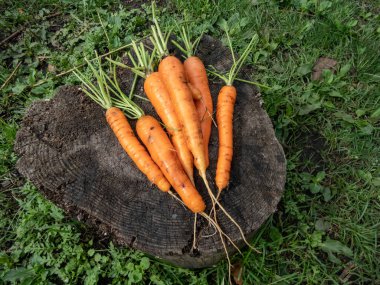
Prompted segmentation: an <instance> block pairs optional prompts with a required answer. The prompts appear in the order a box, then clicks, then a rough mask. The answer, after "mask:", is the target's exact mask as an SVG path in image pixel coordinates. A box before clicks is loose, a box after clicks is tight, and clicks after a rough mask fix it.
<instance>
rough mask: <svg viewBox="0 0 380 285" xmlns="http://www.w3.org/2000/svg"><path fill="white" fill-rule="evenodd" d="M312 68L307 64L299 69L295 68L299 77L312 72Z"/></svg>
mask: <svg viewBox="0 0 380 285" xmlns="http://www.w3.org/2000/svg"><path fill="white" fill-rule="evenodd" d="M312 68H313V66H312V65H311V64H309V63H307V64H304V65H301V66H300V67H298V68H297V73H298V74H299V75H302V76H303V75H306V74H309V73H310V72H311V70H312Z"/></svg>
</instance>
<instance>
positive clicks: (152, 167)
mask: <svg viewBox="0 0 380 285" xmlns="http://www.w3.org/2000/svg"><path fill="white" fill-rule="evenodd" d="M97 59H98V70H96V69H95V67H94V66H93V65H92V64H91V62H90V61H88V60H86V61H87V63H88V65H89V67H90V68H91V70H92V71H93V74H94V75H95V77H96V80H97V84H98V86H97V87H96V86H95V85H94V84H93V83H92V82H91V80H90V79H89V78H87V77H86V76H85V75H84V74H83V73H81V72H80V71H79V70H76V71H74V74H75V75H76V76H77V77H78V78H79V79H80V80H81V81H82V83H83V85H84V86H85V88H84V89H82V90H83V91H84V92H85V94H87V95H88V96H89V97H90V98H91V99H93V100H94V101H95V102H96V103H98V104H99V105H101V106H102V107H103V108H105V109H106V110H107V111H106V119H107V122H108V124H109V126H110V127H111V129H112V130H113V132H114V134H115V136H116V138H117V140H118V141H119V143H120V145H121V146H122V147H123V149H124V150H125V151H126V152H127V154H128V155H129V157H130V158H131V159H132V160H133V162H134V163H135V164H136V166H137V167H138V169H139V170H140V171H141V172H143V173H144V174H145V175H146V176H147V177H148V179H149V180H150V181H151V182H152V183H154V184H156V185H157V186H158V188H159V189H160V190H161V191H163V192H168V191H169V190H170V184H169V182H168V181H167V179H166V178H165V177H164V175H163V173H162V172H161V170H160V169H159V168H158V166H157V165H156V164H155V163H154V161H153V160H152V158H151V157H150V156H149V154H148V152H147V151H146V149H145V148H144V147H143V146H142V144H141V143H140V142H139V141H138V139H137V138H136V137H135V135H134V134H133V130H132V128H131V126H130V124H129V123H128V120H127V118H126V117H125V115H124V113H123V112H122V111H121V110H120V109H119V108H116V107H112V101H111V97H110V87H108V86H106V83H105V82H106V78H105V74H104V72H103V70H102V69H101V62H100V59H99V57H98V56H97Z"/></svg>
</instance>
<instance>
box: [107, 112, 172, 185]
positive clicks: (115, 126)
mask: <svg viewBox="0 0 380 285" xmlns="http://www.w3.org/2000/svg"><path fill="white" fill-rule="evenodd" d="M106 119H107V122H108V124H109V126H110V127H111V129H112V130H113V132H114V134H115V136H116V138H117V140H118V141H119V143H120V145H121V146H122V147H123V149H124V150H125V152H126V153H127V154H128V155H129V157H130V158H131V159H132V160H133V162H134V163H135V164H136V165H137V167H138V168H139V169H140V170H141V172H143V173H144V174H145V175H146V176H147V177H148V179H149V180H150V181H151V182H152V183H154V184H156V185H157V186H158V188H159V189H160V190H162V191H164V192H168V191H169V190H170V184H169V182H168V181H167V180H166V178H165V177H164V175H163V173H162V172H161V170H160V169H159V168H158V167H157V165H156V164H155V163H154V162H153V160H152V158H151V157H150V156H149V154H148V152H147V151H146V149H145V148H144V147H143V146H142V145H141V143H140V142H139V140H138V139H137V138H136V136H135V135H134V133H133V130H132V128H131V125H130V124H129V123H128V120H127V118H126V117H125V115H124V113H123V111H121V110H120V109H119V108H116V107H111V108H109V109H108V110H107V112H106Z"/></svg>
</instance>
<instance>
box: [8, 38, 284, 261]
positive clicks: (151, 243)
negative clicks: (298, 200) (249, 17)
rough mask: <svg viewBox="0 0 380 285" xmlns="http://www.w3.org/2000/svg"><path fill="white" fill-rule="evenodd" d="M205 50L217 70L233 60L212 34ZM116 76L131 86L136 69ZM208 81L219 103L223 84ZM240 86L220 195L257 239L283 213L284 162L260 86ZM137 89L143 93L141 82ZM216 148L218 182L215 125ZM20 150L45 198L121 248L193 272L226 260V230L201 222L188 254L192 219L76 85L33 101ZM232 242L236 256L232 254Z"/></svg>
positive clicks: (225, 225) (224, 221)
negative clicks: (121, 142)
mask: <svg viewBox="0 0 380 285" xmlns="http://www.w3.org/2000/svg"><path fill="white" fill-rule="evenodd" d="M173 52H175V51H174V50H173ZM198 55H199V56H200V57H201V58H202V59H203V61H204V62H205V65H206V66H208V65H213V66H214V67H216V68H217V69H218V70H227V69H228V68H229V67H230V66H231V57H230V56H229V50H228V49H227V48H226V47H223V46H222V45H221V43H220V42H219V41H218V40H215V39H213V38H211V37H207V36H206V37H204V39H203V40H202V41H201V43H200V46H199V48H198ZM249 72H252V71H251V70H245V73H249ZM242 73H243V74H244V72H242ZM119 76H120V78H121V82H122V85H123V86H126V90H128V86H129V85H130V83H131V80H132V75H131V74H130V73H129V72H128V71H126V70H122V71H119ZM210 83H211V86H210V87H211V91H212V95H213V99H214V104H216V98H217V94H218V91H219V90H220V88H221V86H222V83H221V82H216V83H212V82H210ZM235 85H236V87H237V90H238V96H237V101H236V105H235V116H234V157H233V163H232V173H231V181H230V184H229V187H228V189H226V190H224V191H223V192H222V194H221V200H220V201H221V203H222V204H223V205H224V207H225V208H226V210H227V211H228V212H229V213H230V214H231V215H232V217H234V219H236V221H237V222H238V223H239V224H240V226H241V227H242V229H243V231H244V233H245V235H246V237H247V238H250V237H252V236H253V234H254V232H255V231H256V230H257V229H258V228H259V227H260V225H262V224H263V223H264V222H265V220H266V219H267V218H268V217H269V215H271V214H272V213H273V212H274V211H275V210H276V206H277V204H278V202H279V200H280V198H281V195H282V192H283V189H284V183H285V172H286V171H285V165H286V160H285V156H284V153H283V150H282V147H281V145H280V144H279V142H278V141H277V139H276V137H275V134H274V131H273V127H272V124H271V121H270V119H269V117H268V115H267V114H266V112H265V111H264V110H263V109H262V107H261V104H260V97H259V96H258V95H257V92H256V90H255V88H254V87H253V86H252V85H247V84H241V83H238V82H237V81H236V84H235ZM136 93H138V94H139V95H140V96H144V94H143V90H142V84H141V82H139V83H138V86H137V90H136ZM136 101H137V102H138V103H139V104H141V106H142V107H143V109H144V110H145V112H146V113H147V114H151V115H153V116H156V113H155V112H154V110H153V108H152V107H151V105H150V103H149V102H146V101H143V100H140V99H136ZM214 106H215V105H214ZM156 117H157V116H156ZM209 150H210V167H209V169H208V178H209V181H210V182H212V183H211V184H214V177H215V168H216V158H217V150H218V136H217V128H216V127H215V126H213V129H212V135H211V141H210V148H209ZM15 151H16V153H17V154H18V155H19V157H20V158H19V160H18V162H17V169H18V170H19V172H20V173H21V174H23V175H24V176H26V177H27V178H28V179H29V180H31V181H32V182H33V183H34V184H35V185H36V186H37V187H38V188H39V189H40V191H41V192H42V193H43V194H44V195H45V196H46V197H47V198H48V199H50V200H51V201H53V202H54V203H56V204H57V205H58V206H60V207H62V208H63V209H64V210H65V211H66V212H67V213H68V214H69V215H71V216H73V217H82V219H83V217H84V216H85V217H86V218H85V219H86V222H88V223H90V224H93V225H94V224H96V226H97V227H100V228H102V231H103V232H106V233H109V234H111V235H112V236H113V237H114V238H116V240H117V241H118V243H119V244H123V245H128V246H130V247H132V248H136V249H139V250H141V251H143V252H145V253H147V254H149V255H151V256H155V257H158V258H160V259H163V260H166V261H168V262H169V263H172V264H175V265H178V266H181V267H187V268H201V267H207V266H212V265H214V264H215V263H217V262H218V261H219V260H220V259H221V258H223V257H224V256H225V253H224V251H223V247H222V243H221V240H220V238H219V235H218V234H213V233H214V230H213V228H211V227H210V226H209V225H208V223H207V222H206V221H204V220H203V218H199V219H198V223H197V233H198V236H197V241H198V248H197V252H194V251H190V249H191V244H192V240H193V221H194V215H193V214H192V213H191V212H190V211H189V210H187V209H185V208H184V207H183V206H181V205H180V204H179V203H178V201H176V200H175V199H173V198H172V197H170V196H169V195H168V194H165V193H163V192H161V191H159V190H158V188H156V187H155V186H154V185H151V184H150V182H149V181H148V179H147V178H146V177H145V176H144V175H143V174H142V173H141V172H140V171H139V170H138V169H137V168H136V167H135V165H134V164H133V162H132V161H131V159H130V158H129V157H128V156H127V154H126V153H125V152H124V151H123V149H122V148H121V146H120V145H119V143H118V141H117V139H116V138H115V136H114V135H113V133H112V131H111V129H110V128H109V126H108V125H107V123H106V120H105V111H104V110H103V109H102V108H101V107H99V106H98V105H96V104H95V103H94V102H92V101H90V99H88V98H87V97H86V96H85V95H84V94H83V93H82V92H81V91H79V89H78V86H71V87H70V86H64V87H61V88H60V89H59V90H58V92H57V94H56V95H55V97H54V98H53V99H51V100H49V101H37V102H34V103H33V104H32V105H31V106H30V108H29V110H28V111H27V114H26V115H25V118H24V120H23V122H22V126H21V129H20V130H19V132H18V133H17V139H16V144H15ZM195 176H196V186H197V189H198V190H199V191H200V193H201V194H202V196H203V197H204V198H205V201H206V203H207V204H208V208H210V205H211V203H210V200H209V199H208V195H207V191H206V189H205V187H204V186H203V183H202V181H201V179H200V178H199V176H197V175H195ZM213 187H214V189H215V190H216V188H215V186H214V185H213ZM208 210H209V209H208ZM217 213H218V221H219V223H220V225H221V227H222V229H223V230H224V231H225V233H226V234H227V235H229V236H230V237H231V239H232V240H233V241H235V242H236V243H237V244H238V245H239V246H243V245H244V244H243V242H242V238H241V236H240V234H239V231H238V230H237V228H236V226H235V225H233V224H232V223H231V222H230V221H229V220H228V218H227V217H226V216H225V215H224V214H223V213H222V212H221V211H220V210H218V212H217ZM78 215H79V216H78ZM228 247H229V250H230V252H231V253H233V252H234V251H235V250H234V248H233V247H232V246H231V245H228Z"/></svg>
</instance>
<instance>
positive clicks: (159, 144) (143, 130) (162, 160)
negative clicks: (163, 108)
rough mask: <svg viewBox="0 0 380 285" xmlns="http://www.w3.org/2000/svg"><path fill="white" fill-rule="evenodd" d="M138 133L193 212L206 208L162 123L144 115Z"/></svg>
mask: <svg viewBox="0 0 380 285" xmlns="http://www.w3.org/2000/svg"><path fill="white" fill-rule="evenodd" d="M136 130H137V134H138V136H139V137H140V139H141V140H142V142H143V143H144V145H145V146H146V147H147V148H148V151H149V153H150V154H151V156H152V158H153V160H154V161H155V162H156V163H157V165H158V166H159V167H160V168H161V170H162V172H163V173H164V175H165V177H166V178H167V179H168V180H169V182H170V184H171V185H172V186H173V188H174V189H175V190H176V192H177V193H178V194H179V196H180V197H181V199H182V201H183V202H184V204H185V205H186V206H187V207H188V208H189V209H190V210H191V211H192V212H193V213H200V212H203V211H204V210H205V209H206V205H205V203H204V202H203V199H202V197H201V196H200V195H199V193H198V191H197V190H196V189H195V187H194V185H193V184H192V183H191V181H190V179H189V178H188V176H187V175H186V173H185V172H184V171H183V169H182V167H181V162H180V161H179V159H178V157H177V155H176V153H175V152H173V145H172V144H171V142H170V140H169V138H168V136H167V135H166V133H165V131H164V130H163V129H162V127H161V125H160V123H159V122H158V121H157V120H156V119H154V118H153V117H151V116H142V117H141V118H140V119H139V120H138V121H137V125H136Z"/></svg>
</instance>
